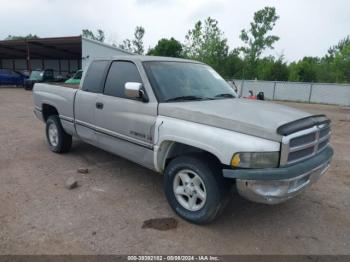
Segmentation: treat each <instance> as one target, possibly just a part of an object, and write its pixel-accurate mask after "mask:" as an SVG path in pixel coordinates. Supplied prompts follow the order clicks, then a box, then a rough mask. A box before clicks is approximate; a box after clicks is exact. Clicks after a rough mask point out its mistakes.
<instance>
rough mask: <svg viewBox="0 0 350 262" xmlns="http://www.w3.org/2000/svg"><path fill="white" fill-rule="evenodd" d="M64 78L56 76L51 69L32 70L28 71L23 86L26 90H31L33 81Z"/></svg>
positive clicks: (50, 80) (52, 80)
mask: <svg viewBox="0 0 350 262" xmlns="http://www.w3.org/2000/svg"><path fill="white" fill-rule="evenodd" d="M65 80H66V78H64V77H62V76H56V77H55V74H54V70H53V69H45V70H33V71H32V72H31V73H30V76H29V79H27V80H26V81H25V83H24V88H25V89H26V90H32V89H33V86H34V84H35V83H44V82H64V81H65Z"/></svg>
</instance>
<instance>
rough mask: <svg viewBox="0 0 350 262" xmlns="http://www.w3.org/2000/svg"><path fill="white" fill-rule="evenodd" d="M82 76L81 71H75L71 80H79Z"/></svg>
mask: <svg viewBox="0 0 350 262" xmlns="http://www.w3.org/2000/svg"><path fill="white" fill-rule="evenodd" d="M82 75H83V71H77V72H76V73H75V74H74V76H73V79H79V80H80V79H81V76H82Z"/></svg>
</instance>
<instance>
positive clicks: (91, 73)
mask: <svg viewBox="0 0 350 262" xmlns="http://www.w3.org/2000/svg"><path fill="white" fill-rule="evenodd" d="M107 65H108V61H105V60H97V61H93V62H92V63H91V64H90V66H89V68H88V71H87V72H86V76H85V79H84V83H83V87H82V89H83V90H84V91H87V92H92V93H102V87H103V83H102V81H103V78H104V72H105V70H106V68H107Z"/></svg>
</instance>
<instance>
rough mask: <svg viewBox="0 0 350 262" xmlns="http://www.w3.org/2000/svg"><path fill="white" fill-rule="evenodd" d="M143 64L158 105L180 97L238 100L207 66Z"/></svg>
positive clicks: (165, 63) (160, 63)
mask: <svg viewBox="0 0 350 262" xmlns="http://www.w3.org/2000/svg"><path fill="white" fill-rule="evenodd" d="M143 64H144V66H145V69H146V72H147V75H148V77H149V79H150V82H151V84H152V86H153V87H154V92H155V93H156V95H157V97H158V100H159V102H164V101H167V100H171V99H174V98H179V97H192V96H193V97H197V98H202V99H203V100H205V99H225V98H230V96H231V98H232V97H236V96H237V95H236V93H235V92H234V91H233V89H232V88H231V86H230V85H229V84H228V83H227V82H226V81H225V80H224V79H223V78H222V77H221V76H220V75H219V74H218V73H217V72H215V70H214V69H212V68H211V67H209V66H207V65H204V64H197V63H186V62H159V61H152V62H144V63H143ZM180 100H181V99H180ZM184 100H185V99H184Z"/></svg>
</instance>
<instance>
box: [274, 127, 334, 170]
mask: <svg viewBox="0 0 350 262" xmlns="http://www.w3.org/2000/svg"><path fill="white" fill-rule="evenodd" d="M330 135H331V129H330V126H329V125H328V124H323V125H318V126H314V127H311V128H308V129H305V130H302V131H298V132H296V133H293V134H290V135H288V136H284V137H283V139H282V148H281V161H280V165H281V166H284V165H289V164H294V163H296V162H299V161H302V160H305V159H307V158H309V157H312V156H314V155H316V154H317V153H319V152H321V151H322V150H323V149H325V148H326V147H327V145H328V144H329V140H330Z"/></svg>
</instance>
